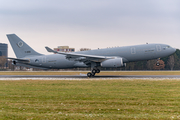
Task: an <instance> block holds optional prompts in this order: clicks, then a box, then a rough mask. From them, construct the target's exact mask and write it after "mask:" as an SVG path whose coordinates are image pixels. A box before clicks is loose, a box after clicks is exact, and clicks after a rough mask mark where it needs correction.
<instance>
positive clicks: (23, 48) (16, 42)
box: [7, 34, 41, 58]
mask: <svg viewBox="0 0 180 120" xmlns="http://www.w3.org/2000/svg"><path fill="white" fill-rule="evenodd" d="M7 37H8V39H9V42H10V43H11V46H12V48H13V50H14V53H15V54H16V57H17V58H23V57H26V56H29V55H41V54H39V53H37V52H36V51H34V50H33V49H32V48H31V47H30V46H29V45H27V44H26V43H25V42H24V41H23V40H21V39H20V38H19V37H18V36H17V35H15V34H8V35H7Z"/></svg>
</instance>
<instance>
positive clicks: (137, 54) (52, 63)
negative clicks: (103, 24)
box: [25, 44, 176, 69]
mask: <svg viewBox="0 0 180 120" xmlns="http://www.w3.org/2000/svg"><path fill="white" fill-rule="evenodd" d="M175 51H176V49H174V48H172V47H170V46H169V45H166V44H144V45H135V46H126V47H115V48H106V49H96V50H89V51H79V52H75V53H78V54H85V55H98V56H107V57H108V56H111V57H120V58H123V63H127V62H134V61H142V60H151V59H157V58H162V57H165V56H168V55H171V54H173V53H174V52H175ZM25 59H29V60H30V62H29V63H28V64H26V66H34V67H40V68H47V69H52V68H53V69H64V68H74V67H89V66H88V65H86V64H84V63H83V62H79V61H74V60H69V59H67V58H66V55H61V54H51V55H38V56H27V57H26V58H25Z"/></svg>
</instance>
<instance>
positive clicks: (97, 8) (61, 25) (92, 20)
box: [0, 0, 180, 57]
mask: <svg viewBox="0 0 180 120" xmlns="http://www.w3.org/2000/svg"><path fill="white" fill-rule="evenodd" d="M11 33H15V34H17V35H18V36H19V37H20V38H21V39H23V40H24V41H25V42H26V43H27V44H29V45H30V46H31V47H32V48H34V49H35V50H36V51H38V52H40V53H44V54H50V53H48V52H46V50H45V48H44V47H45V46H49V47H51V48H55V47H57V46H63V45H69V46H70V47H74V48H76V50H79V49H80V48H84V47H86V48H91V49H97V48H107V47H114V46H127V45H136V44H145V43H146V42H148V43H165V44H169V45H171V46H172V47H175V48H179V49H180V0H28V1H27V0H26V1H25V0H0V42H1V43H8V44H9V41H8V40H7V38H6V34H11ZM9 56H10V57H15V55H14V52H13V51H12V48H11V46H10V45H9Z"/></svg>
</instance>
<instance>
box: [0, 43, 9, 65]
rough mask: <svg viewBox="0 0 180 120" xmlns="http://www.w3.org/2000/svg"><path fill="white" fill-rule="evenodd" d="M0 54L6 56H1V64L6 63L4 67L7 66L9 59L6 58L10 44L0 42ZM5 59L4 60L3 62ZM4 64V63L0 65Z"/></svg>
mask: <svg viewBox="0 0 180 120" xmlns="http://www.w3.org/2000/svg"><path fill="white" fill-rule="evenodd" d="M0 56H4V57H3V58H0V59H1V64H4V62H5V61H6V62H5V64H4V67H7V65H8V64H7V60H6V58H7V57H8V45H7V44H4V43H0ZM3 61H4V62H3ZM0 66H2V65H0Z"/></svg>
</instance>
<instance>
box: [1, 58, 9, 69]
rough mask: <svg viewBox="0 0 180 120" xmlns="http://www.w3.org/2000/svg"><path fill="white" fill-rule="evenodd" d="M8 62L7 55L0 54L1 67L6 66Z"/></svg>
mask: <svg viewBox="0 0 180 120" xmlns="http://www.w3.org/2000/svg"><path fill="white" fill-rule="evenodd" d="M6 62H7V59H6V57H5V56H0V65H1V69H3V68H4V66H5V64H6Z"/></svg>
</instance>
